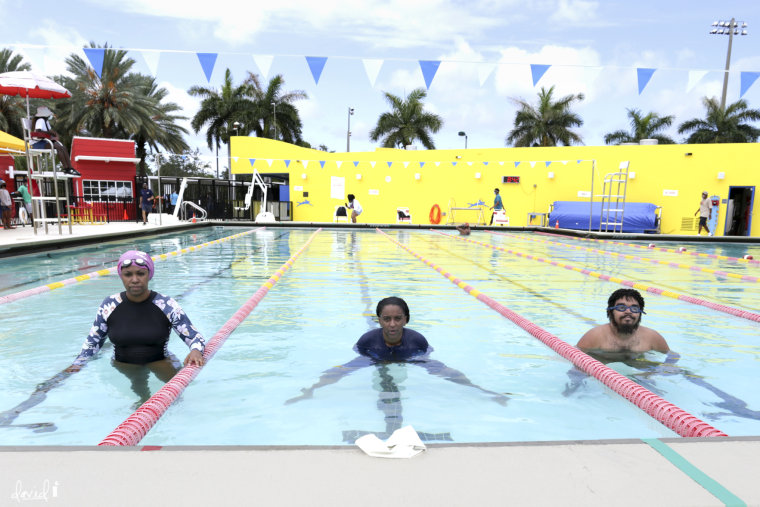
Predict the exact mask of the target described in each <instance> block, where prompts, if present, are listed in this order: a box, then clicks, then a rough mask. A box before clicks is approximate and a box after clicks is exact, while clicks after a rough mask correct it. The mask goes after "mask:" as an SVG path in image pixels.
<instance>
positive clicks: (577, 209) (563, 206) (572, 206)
mask: <svg viewBox="0 0 760 507" xmlns="http://www.w3.org/2000/svg"><path fill="white" fill-rule="evenodd" d="M610 207H611V208H614V207H615V204H614V203H612V205H611V206H610ZM656 209H657V206H655V205H654V204H652V203H648V202H627V203H625V211H624V212H623V215H622V218H623V232H638V233H643V232H656V230H657V215H656V214H655V211H656ZM601 212H602V203H601V202H595V203H593V204H592V207H591V212H590V213H589V203H588V202H577V201H554V207H553V209H552V212H551V213H550V214H549V227H554V226H555V224H556V223H557V221H559V227H560V228H562V229H578V230H583V231H585V230H588V223H589V220H588V219H589V214H590V215H591V230H592V231H598V230H599V220H600V216H601ZM606 216H607V212H606V211H605V217H606ZM619 221H620V214H618V216H617V217H616V216H615V212H613V211H610V212H609V222H619ZM604 230H605V227H604V226H602V231H604ZM607 230H609V231H610V232H611V231H613V230H615V231H617V232H619V231H620V229H619V228H614V227H613V226H612V225H610V226H609V227H608V228H607Z"/></svg>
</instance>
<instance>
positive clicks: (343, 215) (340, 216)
mask: <svg viewBox="0 0 760 507" xmlns="http://www.w3.org/2000/svg"><path fill="white" fill-rule="evenodd" d="M341 221H343V222H346V223H348V210H347V209H346V207H345V206H343V205H340V204H339V205H337V206H335V212H334V213H333V222H341Z"/></svg>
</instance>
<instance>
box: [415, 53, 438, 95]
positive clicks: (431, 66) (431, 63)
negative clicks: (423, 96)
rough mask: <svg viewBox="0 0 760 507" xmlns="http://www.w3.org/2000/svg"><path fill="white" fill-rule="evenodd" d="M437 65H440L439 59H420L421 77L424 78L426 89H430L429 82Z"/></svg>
mask: <svg viewBox="0 0 760 507" xmlns="http://www.w3.org/2000/svg"><path fill="white" fill-rule="evenodd" d="M439 65H441V61H440V60H420V69H421V70H422V77H423V78H424V79H425V87H426V88H427V89H428V90H429V89H430V84H431V83H432V82H433V78H434V77H435V73H436V72H438V66H439Z"/></svg>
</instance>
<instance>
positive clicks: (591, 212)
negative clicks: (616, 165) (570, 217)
mask: <svg viewBox="0 0 760 507" xmlns="http://www.w3.org/2000/svg"><path fill="white" fill-rule="evenodd" d="M595 167H596V160H592V161H591V196H590V197H589V203H588V232H591V217H592V216H593V215H594V168H595ZM599 220H601V216H600V218H599ZM550 225H551V224H550Z"/></svg>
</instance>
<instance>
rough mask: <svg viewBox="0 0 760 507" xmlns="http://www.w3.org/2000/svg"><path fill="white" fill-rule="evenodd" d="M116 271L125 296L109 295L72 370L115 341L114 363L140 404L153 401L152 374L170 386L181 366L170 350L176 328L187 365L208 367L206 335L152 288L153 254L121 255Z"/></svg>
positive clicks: (175, 306)
mask: <svg viewBox="0 0 760 507" xmlns="http://www.w3.org/2000/svg"><path fill="white" fill-rule="evenodd" d="M116 271H117V273H118V274H119V277H120V278H121V282H122V283H123V284H124V292H120V293H118V294H114V295H112V296H109V297H107V298H106V299H105V300H103V302H102V303H101V305H100V307H99V308H98V313H97V316H96V317H95V322H94V323H93V325H92V328H91V329H90V333H89V334H88V335H87V338H86V339H85V342H84V345H83V346H82V350H81V352H80V353H79V355H78V356H77V358H76V360H75V361H74V364H72V365H71V367H70V368H69V370H70V371H78V370H80V369H81V368H82V366H83V365H84V364H85V363H86V362H87V361H88V360H89V359H91V358H92V357H93V356H94V355H95V354H96V353H97V352H98V351H99V350H100V348H101V347H102V346H103V344H104V343H105V341H106V338H110V339H111V342H112V343H113V345H114V347H113V358H112V359H113V365H114V366H115V367H116V368H117V369H118V370H119V371H121V372H122V373H124V374H125V375H127V377H129V379H130V380H131V381H132V390H133V391H134V392H135V393H137V394H138V395H139V396H140V402H141V403H142V402H144V401H145V400H147V399H148V398H149V397H150V391H149V389H148V373H149V372H151V371H152V372H153V373H154V374H155V375H156V376H157V377H158V378H159V379H161V380H163V381H164V382H166V381H168V380H169V379H171V378H172V377H173V376H174V375H175V374H176V373H177V372H178V371H179V369H180V368H181V365H180V364H179V361H178V360H177V358H176V357H174V356H173V355H172V354H171V352H169V350H168V348H167V347H168V342H169V336H170V334H171V330H172V329H174V331H175V332H176V333H177V334H178V335H179V337H180V338H182V340H183V341H184V342H185V344H186V345H187V346H188V347H189V348H190V353H189V354H188V355H187V357H186V358H185V361H184V365H185V366H189V365H193V366H203V362H204V361H203V350H204V348H205V340H204V339H203V335H201V333H200V332H198V330H197V329H196V328H195V326H193V324H192V322H190V319H189V318H188V317H187V315H186V314H185V312H184V311H183V310H182V307H180V305H179V303H177V302H176V301H175V300H174V299H172V298H170V297H168V296H165V295H163V294H161V293H159V292H156V291H153V290H150V288H149V287H148V284H149V282H150V280H151V279H152V278H153V275H154V273H155V267H154V265H153V259H151V257H150V255H148V254H147V253H145V252H141V251H139V250H129V251H128V252H124V253H123V254H122V255H121V257H119V262H118V264H117V265H116Z"/></svg>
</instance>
